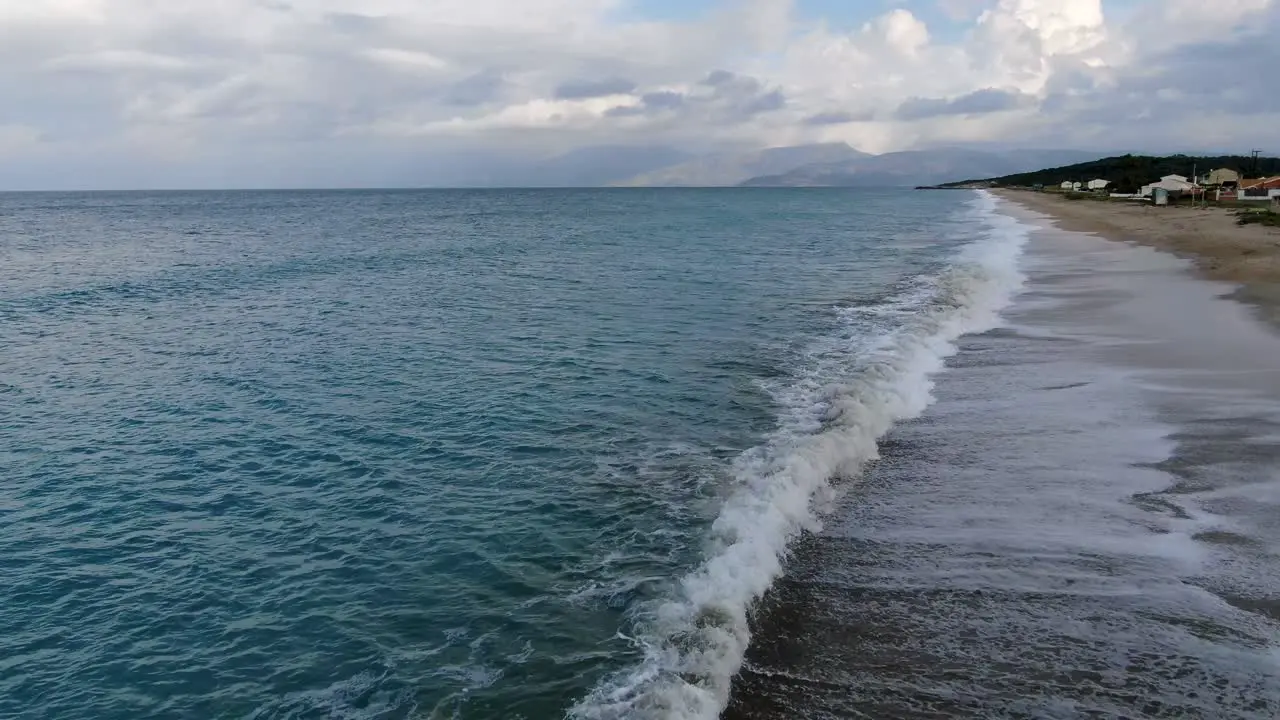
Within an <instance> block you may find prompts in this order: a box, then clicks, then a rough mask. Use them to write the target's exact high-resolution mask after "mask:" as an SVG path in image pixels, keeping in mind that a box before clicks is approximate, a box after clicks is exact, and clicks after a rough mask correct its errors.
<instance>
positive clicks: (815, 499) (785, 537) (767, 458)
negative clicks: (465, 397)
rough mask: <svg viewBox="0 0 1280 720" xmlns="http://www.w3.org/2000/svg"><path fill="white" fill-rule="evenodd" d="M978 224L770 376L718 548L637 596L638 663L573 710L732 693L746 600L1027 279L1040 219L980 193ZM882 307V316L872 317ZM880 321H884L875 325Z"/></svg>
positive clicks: (693, 706) (675, 705) (632, 714)
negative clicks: (789, 370) (947, 256)
mask: <svg viewBox="0 0 1280 720" xmlns="http://www.w3.org/2000/svg"><path fill="white" fill-rule="evenodd" d="M970 212H971V213H972V216H973V217H972V219H973V220H974V221H975V223H976V227H979V228H981V230H980V232H979V233H978V237H977V238H976V239H975V240H974V241H973V242H971V243H969V244H967V245H965V246H963V247H962V248H961V249H960V250H959V252H958V253H957V254H956V255H955V256H954V257H953V258H952V260H951V262H950V263H949V264H947V265H946V266H945V267H944V268H943V269H942V270H940V271H939V272H938V273H937V274H935V275H933V276H930V277H924V278H919V279H918V280H919V282H918V284H917V285H916V286H915V287H914V288H912V289H911V290H909V291H907V292H905V293H903V294H901V295H900V296H899V297H897V298H894V299H893V300H892V301H891V302H887V303H884V304H882V305H879V306H876V307H875V308H867V307H847V308H841V309H838V310H837V313H838V318H839V328H840V330H839V332H837V333H834V334H832V335H831V336H829V337H827V338H824V339H822V340H821V341H819V342H817V343H815V344H814V346H813V347H812V348H811V350H810V352H809V358H808V359H809V362H808V363H807V364H806V366H805V372H804V373H803V374H802V375H801V376H800V377H799V378H797V379H793V380H792V381H791V382H790V383H787V384H780V385H778V386H776V387H774V388H772V392H773V394H774V396H775V398H776V400H777V401H778V404H779V406H780V407H781V408H782V412H781V415H780V418H779V422H778V427H777V430H775V431H774V433H773V434H772V435H770V436H769V437H768V438H767V439H766V440H765V442H764V443H763V444H761V445H759V446H757V447H756V448H753V449H752V450H749V451H747V452H746V453H744V454H743V455H742V456H740V457H739V458H738V459H737V461H736V462H735V468H734V469H735V474H736V481H737V486H736V487H735V489H734V490H733V492H732V493H731V494H730V495H729V497H728V499H727V500H726V501H725V504H724V506H723V507H722V509H721V511H720V514H719V516H718V517H717V519H716V521H715V522H714V524H713V525H712V530H711V538H710V540H709V543H708V549H707V551H706V559H705V561H704V562H703V563H702V565H701V566H700V567H698V568H697V569H695V570H694V571H693V572H691V573H690V574H688V575H686V576H685V577H683V578H682V579H681V580H680V582H679V583H678V590H677V591H676V592H675V593H673V595H672V596H670V597H667V598H666V599H663V600H659V601H655V602H654V603H652V604H650V605H647V606H645V607H643V608H639V609H638V610H637V616H636V618H635V623H634V626H635V630H634V632H633V636H632V637H629V638H627V639H628V640H630V641H631V642H633V643H635V644H636V645H637V646H638V647H639V648H640V649H642V650H643V653H644V659H643V661H642V662H641V663H640V664H639V666H636V667H632V668H629V669H628V670H626V671H624V672H622V673H619V674H617V675H615V676H613V677H611V678H609V679H607V680H606V681H605V682H604V683H603V684H601V685H600V686H598V687H597V688H596V689H595V690H594V691H593V692H592V693H591V694H590V695H588V696H587V697H586V698H585V699H583V700H582V701H581V702H579V703H578V704H577V705H576V706H575V707H574V708H573V709H572V710H570V717H572V718H576V719H579V720H613V719H616V718H663V719H670V718H678V719H681V720H694V719H711V718H716V717H718V716H719V714H720V712H721V711H723V709H724V708H725V706H726V705H727V703H728V700H729V691H730V687H731V683H732V679H733V677H734V675H735V674H736V673H737V672H738V670H739V669H740V667H741V666H742V662H743V658H744V657H745V654H746V650H747V646H748V644H749V642H750V639H751V633H750V628H749V624H748V612H749V610H750V608H751V606H752V604H753V603H754V602H755V601H756V600H758V599H759V598H760V597H761V596H762V595H763V594H764V593H765V591H766V590H768V588H769V587H770V585H772V584H773V582H774V580H775V579H777V577H778V576H779V575H781V573H782V570H783V562H784V560H785V557H786V554H787V548H788V545H789V544H790V543H791V541H792V540H794V539H795V538H796V537H797V536H798V535H799V534H800V533H802V532H804V531H817V530H819V529H820V528H821V513H820V512H819V511H818V508H821V507H822V506H824V505H825V504H828V503H829V502H830V500H831V499H832V498H833V497H834V493H835V488H834V486H833V485H832V480H833V479H835V478H850V477H854V476H856V475H857V474H858V473H859V472H860V471H861V470H862V468H863V467H864V466H865V465H866V463H867V462H869V461H871V460H873V459H875V458H876V457H878V451H877V442H878V441H879V439H880V438H881V437H883V436H884V434H885V433H886V432H888V431H889V429H890V428H891V427H892V426H893V424H894V423H895V422H898V421H901V420H906V419H909V418H913V417H916V416H918V415H919V414H920V413H921V412H923V411H924V409H925V408H926V407H928V405H929V404H930V403H931V402H932V390H933V383H932V381H931V379H930V378H931V377H932V376H933V375H935V374H936V373H938V372H939V371H941V370H942V369H943V367H944V364H945V361H946V358H947V357H949V356H950V355H952V354H954V353H955V351H956V346H955V344H954V343H955V341H956V339H958V338H959V337H960V336H962V335H965V334H969V333H974V332H983V331H986V330H990V329H992V328H994V327H996V326H997V325H998V324H999V322H1000V320H999V312H1000V311H1001V310H1002V309H1003V308H1004V307H1005V306H1007V305H1008V303H1009V302H1010V300H1011V299H1012V298H1013V296H1014V294H1015V293H1016V292H1017V291H1018V289H1019V288H1020V287H1021V286H1022V282H1023V276H1022V274H1021V273H1020V272H1019V270H1018V258H1019V256H1020V254H1021V248H1022V246H1023V244H1024V243H1025V241H1026V238H1027V236H1028V231H1029V230H1030V226H1028V225H1025V224H1022V223H1020V222H1018V221H1017V220H1016V219H1014V218H1012V217H1008V216H1005V215H1001V214H999V213H998V212H997V201H996V199H995V198H994V197H993V196H991V195H990V194H989V193H986V192H982V193H979V194H978V196H977V197H976V198H975V199H974V200H973V201H972V202H971V210H970ZM868 315H871V316H873V317H868ZM869 328H876V330H874V331H871V332H869V331H868V329H869Z"/></svg>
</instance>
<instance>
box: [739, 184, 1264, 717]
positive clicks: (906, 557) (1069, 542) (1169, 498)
mask: <svg viewBox="0 0 1280 720" xmlns="http://www.w3.org/2000/svg"><path fill="white" fill-rule="evenodd" d="M1003 210H1004V211H1005V212H1009V213H1011V214H1014V215H1018V216H1020V217H1022V218H1023V219H1025V220H1027V221H1035V220H1036V218H1035V217H1034V216H1033V215H1031V214H1029V213H1026V212H1023V211H1019V210H1017V209H1015V208H1012V207H1010V206H1004V208H1003ZM1022 266H1023V268H1024V270H1025V272H1026V274H1027V276H1028V278H1027V281H1026V283H1025V285H1024V287H1023V291H1022V292H1021V294H1020V295H1019V297H1018V298H1017V300H1016V301H1015V302H1014V304H1013V306H1012V307H1011V308H1009V309H1007V310H1006V311H1005V312H1004V318H1005V321H1004V325H1005V327H1003V328H1001V329H998V330H994V331H991V332H987V333H983V334H979V335H975V336H971V337H968V338H965V339H964V340H962V341H961V343H960V352H959V353H958V354H957V355H956V356H954V357H953V358H952V359H951V361H950V363H949V368H948V370H947V371H946V372H945V373H944V374H942V375H941V376H940V379H939V382H938V385H937V388H936V390H935V395H936V398H937V402H936V403H935V404H934V405H932V406H931V407H930V408H929V409H928V410H927V411H926V412H925V413H924V414H923V415H922V416H921V417H920V418H919V419H917V420H913V421H908V422H905V423H903V424H901V425H899V426H898V427H897V428H895V429H894V430H893V431H892V432H891V433H890V435H889V436H888V438H887V439H886V441H885V442H884V443H883V446H882V452H883V459H882V460H881V461H880V462H879V463H878V464H877V465H875V466H874V467H873V468H872V469H871V470H870V471H869V472H868V473H867V474H866V476H865V477H864V482H863V483H861V484H859V485H858V486H857V487H856V488H853V489H851V490H850V491H849V492H848V493H847V494H846V495H845V496H844V497H843V499H842V501H841V503H840V504H839V506H838V507H837V508H835V509H834V510H833V512H832V513H831V514H830V516H829V519H828V523H827V527H826V528H825V529H824V531H823V532H821V533H820V534H818V535H816V536H813V537H810V538H807V539H805V540H804V541H803V542H801V543H800V544H799V545H798V546H797V549H796V551H795V553H794V555H793V557H792V558H791V560H790V562H789V563H788V565H787V574H786V576H785V577H784V578H783V579H782V580H781V581H780V582H779V583H778V584H777V585H775V587H774V589H773V591H771V593H770V594H769V596H768V598H767V599H766V601H765V602H764V604H763V605H762V606H761V608H760V610H759V612H758V613H757V614H756V615H755V617H754V622H753V625H754V627H755V630H756V634H755V642H754V644H753V645H752V648H751V650H750V652H749V654H748V660H747V664H746V669H745V671H744V672H743V673H742V675H741V676H740V678H739V680H738V683H737V685H736V688H735V697H734V702H733V704H732V707H731V708H730V711H729V712H728V713H727V714H726V717H727V718H730V719H740V718H784V717H788V718H789V717H807V718H836V717H840V718H846V717H874V718H952V717H974V718H1080V717H1135V718H1137V717H1142V718H1148V717H1149V718H1227V717H1230V718H1258V719H1259V720H1261V719H1263V718H1272V717H1275V716H1276V715H1277V714H1278V713H1280V652H1277V647H1280V613H1277V608H1280V580H1278V579H1280V525H1277V522H1276V518H1278V517H1280V512H1278V511H1280V507H1277V502H1278V501H1280V435H1277V433H1276V428H1277V427H1278V426H1277V422H1278V421H1280V360H1278V358H1280V339H1278V338H1277V337H1276V336H1275V335H1273V334H1272V333H1270V332H1269V331H1268V330H1267V329H1266V328H1264V327H1262V326H1261V325H1260V324H1259V323H1258V322H1257V321H1256V320H1255V319H1254V318H1253V317H1252V316H1251V314H1250V313H1249V311H1248V310H1247V309H1246V308H1244V307H1242V306H1240V305H1238V304H1236V303H1233V302H1230V301H1228V300H1224V299H1221V296H1223V295H1226V294H1228V293H1230V291H1231V288H1229V287H1226V286H1223V285H1216V284H1212V283H1206V282H1203V281H1200V280H1197V279H1194V278H1192V277H1191V276H1190V275H1189V274H1188V272H1187V269H1186V266H1185V263H1183V262H1181V261H1178V260H1175V259H1173V258H1171V257H1169V256H1166V255H1161V254H1159V253H1156V252H1154V251H1151V250H1148V249H1144V248H1137V247H1129V246H1125V245H1120V244H1114V243H1108V242H1105V241H1102V240H1099V239H1096V238H1092V237H1089V236H1083V235H1078V234H1072V233H1063V232H1060V231H1056V230H1044V231H1040V232H1037V233H1035V234H1033V236H1032V239H1031V241H1030V243H1029V244H1028V246H1027V250H1026V254H1025V255H1024V257H1023V259H1022Z"/></svg>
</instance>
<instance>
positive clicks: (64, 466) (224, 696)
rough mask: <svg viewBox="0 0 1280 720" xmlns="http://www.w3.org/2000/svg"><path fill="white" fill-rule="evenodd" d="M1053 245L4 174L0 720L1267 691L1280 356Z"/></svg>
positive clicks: (630, 196) (795, 215)
mask: <svg viewBox="0 0 1280 720" xmlns="http://www.w3.org/2000/svg"><path fill="white" fill-rule="evenodd" d="M1030 230H1031V226H1030V225H1027V224H1024V223H1020V222H1018V221H1017V220H1014V219H1013V218H1010V217H1007V216H1006V215H1003V214H1001V213H999V212H997V206H996V203H995V202H994V201H993V200H992V199H990V198H986V197H983V196H978V195H969V194H967V193H938V194H928V193H915V194H910V193H908V194H904V193H898V192H892V193H881V192H863V191H847V190H706V191H697V190H687V191H686V190H672V191H528V192H512V191H474V192H472V191H458V192H350V193H346V192H342V193H160V194H119V195H110V194H93V195H43V194H40V195H0V347H3V351H0V467H3V469H4V479H5V480H4V482H3V483H2V484H0V570H2V572H3V574H2V577H4V579H5V586H6V593H4V595H3V596H0V717H10V716H13V717H20V718H53V717H56V718H95V719H104V720H114V719H116V718H120V719H123V718H136V717H156V718H170V717H172V718H189V717H202V718H203V717H228V718H232V717H235V718H257V719H265V718H378V719H382V718H448V717H458V718H521V717H523V718H530V719H533V718H552V717H564V716H566V715H568V716H572V717H579V718H712V717H715V716H716V715H717V714H719V712H720V711H721V709H722V708H723V707H724V706H725V705H726V704H728V706H729V707H728V711H727V714H726V715H727V717H731V718H756V717H769V718H783V717H806V718H821V717H851V716H852V717H858V716H866V717H877V718H879V717H886V718H888V717H901V718H916V717H957V716H960V717H1113V716H1130V717H1143V716H1150V717H1258V718H1263V717H1273V716H1274V715H1275V714H1276V713H1277V712H1280V703H1278V700H1277V698H1278V697H1280V695H1278V693H1280V691H1278V690H1277V685H1276V682H1275V680H1274V678H1275V677H1276V672H1277V668H1280V655H1278V654H1277V651H1276V649H1275V648H1276V647H1277V643H1276V628H1277V622H1278V621H1280V619H1278V617H1277V613H1276V612H1275V608H1277V607H1280V602H1277V598H1278V597H1280V595H1278V594H1277V593H1276V591H1275V580H1274V578H1277V577H1280V572H1277V568H1276V567H1275V562H1274V561H1275V558H1276V555H1277V545H1276V538H1277V537H1280V527H1277V526H1276V524H1275V522H1276V521H1275V518H1276V517H1280V513H1277V512H1276V510H1278V509H1280V508H1278V507H1277V505H1280V484H1278V483H1277V476H1276V468H1277V467H1278V464H1277V462H1276V461H1277V459H1278V458H1280V454H1278V453H1277V452H1276V447H1278V446H1277V443H1280V434H1278V433H1276V432H1275V431H1274V428H1276V427H1280V412H1277V408H1278V407H1280V405H1278V404H1277V401H1276V399H1277V398H1280V391H1277V385H1276V378H1277V373H1276V372H1275V371H1276V370H1277V369H1280V368H1276V367H1275V366H1274V363H1273V362H1272V361H1270V360H1267V359H1265V358H1267V357H1280V355H1270V356H1268V353H1271V352H1272V351H1273V350H1274V349H1275V347H1274V346H1275V342H1274V340H1273V339H1272V338H1270V337H1269V336H1266V335H1265V334H1261V333H1259V332H1258V331H1257V328H1255V327H1253V326H1252V325H1251V324H1250V323H1249V322H1248V320H1247V318H1243V319H1242V318H1240V317H1237V316H1236V315H1234V314H1232V312H1233V311H1232V310H1228V309H1224V308H1225V307H1233V306H1229V305H1228V304H1226V303H1220V302H1219V301H1215V300H1214V291H1212V290H1204V288H1207V287H1208V286H1204V285H1199V284H1192V281H1190V280H1186V279H1185V278H1181V277H1180V276H1179V275H1178V274H1177V272H1178V271H1177V269H1176V267H1173V266H1167V265H1162V264H1161V263H1162V262H1165V261H1162V260H1160V259H1158V258H1156V259H1152V258H1153V257H1155V256H1152V257H1147V256H1140V257H1139V256H1132V255H1124V254H1123V253H1121V254H1118V255H1117V254H1115V251H1114V248H1112V249H1107V248H1108V247H1111V246H1103V247H1102V248H1101V249H1099V248H1098V247H1096V246H1094V245H1089V244H1088V242H1086V241H1083V240H1081V241H1079V242H1082V243H1085V244H1084V245H1080V246H1079V247H1075V246H1070V248H1069V249H1070V252H1066V251H1057V252H1055V251H1053V250H1052V248H1053V247H1068V246H1063V245H1058V246H1054V245H1047V244H1045V243H1044V241H1043V238H1041V239H1036V238H1034V237H1032V238H1031V241H1030V244H1029V245H1028V246H1027V250H1026V251H1025V252H1024V250H1023V247H1024V243H1026V242H1027V241H1028V237H1029V232H1030ZM1089 242H1095V241H1089ZM1135 258H1136V259H1135ZM1019 268H1021V269H1022V272H1020V271H1019ZM1100 268H1102V269H1106V268H1111V269H1112V271H1109V272H1103V273H1099V272H1098V270H1099V269H1100ZM1023 272H1025V273H1026V274H1027V276H1028V277H1027V278H1026V283H1025V285H1024V282H1023V281H1024V278H1023ZM1178 282H1185V283H1188V285H1187V286H1185V287H1184V286H1182V285H1178V284H1176V283H1178ZM1142 283H1147V284H1148V285H1150V286H1149V287H1148V286H1147V285H1142ZM1169 283H1174V284H1172V285H1170V284H1169ZM1170 288H1173V289H1172V290H1170ZM1188 288H1201V290H1202V291H1203V292H1201V290H1196V291H1192V290H1188ZM1019 293H1021V294H1019ZM1141 298H1155V300H1151V301H1150V302H1147V303H1146V304H1144V302H1143V301H1141ZM1010 301H1012V302H1013V305H1012V306H1009V307H1007V308H1006V306H1007V305H1008V304H1009V302H1010ZM1002 308H1004V313H1005V317H1006V320H1005V321H1001V320H1000V319H999V318H998V316H997V314H996V313H997V311H999V310H1001V309H1002ZM1191 319H1194V323H1196V324H1197V326H1198V324H1206V325H1207V326H1209V327H1212V328H1214V329H1213V331H1212V333H1211V334H1209V335H1206V334H1204V333H1197V332H1193V331H1187V330H1186V326H1187V324H1188V322H1189V321H1190V320H1191ZM1166 325H1167V327H1166ZM1206 337H1207V338H1210V339H1209V340H1207V341H1205V343H1201V344H1202V345H1204V344H1212V345H1213V346H1214V347H1217V348H1226V349H1227V350H1226V351H1225V354H1226V355H1227V356H1229V357H1230V358H1234V359H1233V360H1231V362H1226V363H1225V364H1224V363H1223V362H1220V361H1218V360H1215V358H1216V357H1217V356H1218V354H1215V353H1210V352H1207V351H1205V352H1200V351H1195V350H1194V347H1195V346H1196V345H1197V343H1196V339H1197V338H1200V339H1203V338H1206ZM1184 348H1192V350H1185V351H1184V350H1183V349H1184ZM957 350H958V351H959V352H958V354H954V353H956V352H957ZM948 357H950V360H947V358H948ZM1250 358H1252V359H1250ZM944 362H946V363H948V364H949V367H948V368H947V369H946V370H945V371H944V370H943V366H944ZM935 381H936V385H935ZM935 398H936V403H933V404H932V405H931V404H930V403H931V402H932V401H933V400H934V399H935ZM886 433H887V435H886ZM881 438H883V440H882V441H881V442H880V443H879V444H877V440H879V439H881ZM877 456H881V457H880V458H879V459H878V460H877V459H876V458H877ZM864 471H865V472H864ZM784 570H785V574H783V571H784ZM761 596H763V600H762V601H761V602H760V603H759V604H758V605H757V603H756V601H757V599H758V598H760V597H761ZM753 608H754V609H753ZM749 630H750V632H749ZM748 643H749V649H748ZM744 660H745V666H744V669H743V671H742V673H741V674H737V671H738V670H739V667H740V666H743V662H744ZM735 675H736V676H737V681H736V683H735V684H734V685H733V686H732V688H733V692H732V698H731V697H730V688H731V682H733V679H734V677H735Z"/></svg>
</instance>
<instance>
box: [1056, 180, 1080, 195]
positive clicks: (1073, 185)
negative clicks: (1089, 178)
mask: <svg viewBox="0 0 1280 720" xmlns="http://www.w3.org/2000/svg"><path fill="white" fill-rule="evenodd" d="M1060 187H1061V188H1062V189H1063V190H1066V191H1068V192H1070V191H1073V190H1079V189H1080V183H1078V182H1071V181H1070V180H1064V181H1062V185H1061V186H1060Z"/></svg>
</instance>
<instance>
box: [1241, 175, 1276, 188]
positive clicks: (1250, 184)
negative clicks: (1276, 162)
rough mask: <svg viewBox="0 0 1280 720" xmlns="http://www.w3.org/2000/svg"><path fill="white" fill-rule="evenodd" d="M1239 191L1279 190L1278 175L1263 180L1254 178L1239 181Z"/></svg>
mask: <svg viewBox="0 0 1280 720" xmlns="http://www.w3.org/2000/svg"><path fill="white" fill-rule="evenodd" d="M1239 182H1240V189H1241V190H1244V191H1249V190H1255V191H1256V190H1274V189H1276V188H1280V175H1272V176H1271V177H1265V178H1254V179H1252V180H1241V181H1239Z"/></svg>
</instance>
